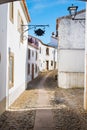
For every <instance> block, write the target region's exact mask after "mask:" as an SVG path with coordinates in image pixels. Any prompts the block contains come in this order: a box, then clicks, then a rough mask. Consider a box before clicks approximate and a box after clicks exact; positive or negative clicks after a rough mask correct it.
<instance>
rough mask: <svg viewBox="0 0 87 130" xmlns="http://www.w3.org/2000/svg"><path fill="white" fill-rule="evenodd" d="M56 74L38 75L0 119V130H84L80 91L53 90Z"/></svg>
mask: <svg viewBox="0 0 87 130" xmlns="http://www.w3.org/2000/svg"><path fill="white" fill-rule="evenodd" d="M55 75H56V71H50V72H45V73H41V74H40V75H39V77H37V78H36V79H34V80H33V81H32V82H30V83H29V84H28V87H27V90H25V91H24V92H23V93H22V94H21V95H20V97H19V98H18V99H17V100H16V101H15V102H14V103H13V104H12V106H11V107H10V108H9V110H8V111H6V112H4V113H3V115H1V117H0V130H87V112H86V111H84V109H83V92H84V90H83V89H61V88H58V87H57V80H56V79H55Z"/></svg>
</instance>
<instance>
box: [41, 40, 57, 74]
mask: <svg viewBox="0 0 87 130" xmlns="http://www.w3.org/2000/svg"><path fill="white" fill-rule="evenodd" d="M54 69H57V48H56V47H53V46H52V45H46V44H44V43H43V42H42V41H41V40H39V70H40V71H41V72H42V71H48V70H54Z"/></svg>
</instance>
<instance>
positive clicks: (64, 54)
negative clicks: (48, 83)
mask: <svg viewBox="0 0 87 130" xmlns="http://www.w3.org/2000/svg"><path fill="white" fill-rule="evenodd" d="M76 17H77V18H83V17H85V10H82V11H80V12H78V14H77V16H76ZM56 30H57V32H58V86H59V87H62V88H72V87H74V88H75V87H83V86H84V54H85V40H84V39H85V21H84V20H71V18H70V16H65V17H61V18H58V19H57V22H56Z"/></svg>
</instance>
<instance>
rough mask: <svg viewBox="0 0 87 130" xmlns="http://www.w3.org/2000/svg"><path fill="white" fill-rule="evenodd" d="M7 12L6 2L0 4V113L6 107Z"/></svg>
mask: <svg viewBox="0 0 87 130" xmlns="http://www.w3.org/2000/svg"><path fill="white" fill-rule="evenodd" d="M7 12H8V7H7V5H6V4H4V5H0V16H1V19H0V114H1V113H2V112H3V111H4V110H5V109H6V86H7V83H8V82H7V68H6V65H7V43H6V42H7Z"/></svg>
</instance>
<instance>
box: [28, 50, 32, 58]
mask: <svg viewBox="0 0 87 130" xmlns="http://www.w3.org/2000/svg"><path fill="white" fill-rule="evenodd" d="M30 54H31V50H30V49H28V59H30Z"/></svg>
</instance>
